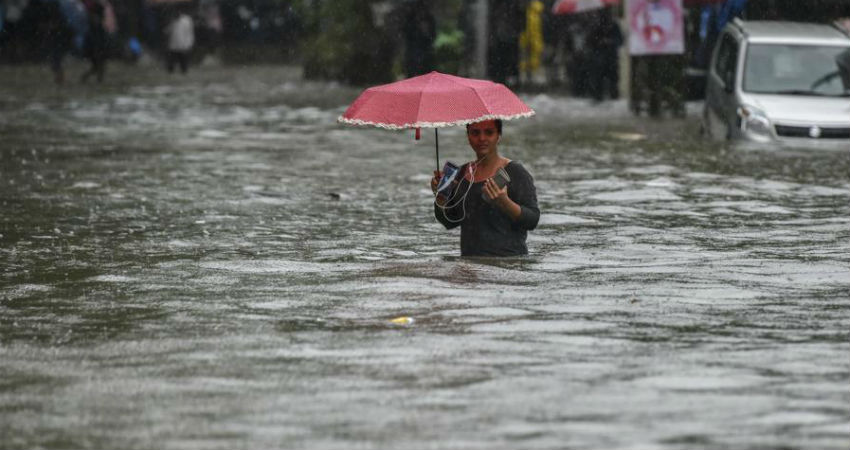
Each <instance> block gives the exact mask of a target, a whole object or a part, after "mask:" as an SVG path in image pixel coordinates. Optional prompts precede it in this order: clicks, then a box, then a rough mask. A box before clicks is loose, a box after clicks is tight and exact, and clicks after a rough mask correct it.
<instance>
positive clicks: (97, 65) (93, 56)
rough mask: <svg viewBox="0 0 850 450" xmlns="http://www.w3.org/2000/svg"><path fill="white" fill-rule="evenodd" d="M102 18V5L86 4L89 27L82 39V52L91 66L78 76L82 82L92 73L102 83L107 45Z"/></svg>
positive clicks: (97, 3)
mask: <svg viewBox="0 0 850 450" xmlns="http://www.w3.org/2000/svg"><path fill="white" fill-rule="evenodd" d="M103 18H104V8H103V5H102V4H101V3H100V2H92V3H90V4H89V5H88V22H89V28H88V31H87V32H86V35H85V38H84V41H83V53H84V55H85V57H86V58H87V59H88V60H89V63H90V64H91V66H90V67H89V70H87V71H86V72H84V73H83V74H82V75H81V76H80V81H82V82H83V83H85V82H87V81H88V79H89V77H91V76H92V75H94V76H95V78H96V79H97V82H98V83H102V82H103V77H104V74H105V73H106V58H107V47H106V29H105V28H104V21H103Z"/></svg>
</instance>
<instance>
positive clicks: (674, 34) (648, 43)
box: [626, 0, 685, 55]
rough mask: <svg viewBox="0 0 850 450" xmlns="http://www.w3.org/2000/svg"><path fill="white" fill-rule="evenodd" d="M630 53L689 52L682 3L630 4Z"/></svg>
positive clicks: (643, 0) (650, 0)
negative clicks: (687, 50)
mask: <svg viewBox="0 0 850 450" xmlns="http://www.w3.org/2000/svg"><path fill="white" fill-rule="evenodd" d="M626 13H627V14H628V20H629V53H631V54H632V55H678V54H682V53H684V52H685V21H684V11H683V9H682V0H628V3H627V9H626Z"/></svg>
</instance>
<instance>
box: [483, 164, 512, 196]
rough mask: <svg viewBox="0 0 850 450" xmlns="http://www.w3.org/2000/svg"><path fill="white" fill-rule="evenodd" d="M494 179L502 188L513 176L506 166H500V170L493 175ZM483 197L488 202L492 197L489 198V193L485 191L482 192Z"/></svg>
mask: <svg viewBox="0 0 850 450" xmlns="http://www.w3.org/2000/svg"><path fill="white" fill-rule="evenodd" d="M492 179H493V182H495V183H496V186H499V189H502V188H503V187H505V186H506V185H507V184H508V183H510V182H511V177H510V175H508V172H507V171H506V170H505V168H504V167H499V170H497V171H496V174H495V175H493V178H492ZM481 197H482V198H483V199H484V201H486V202H488V203H489V202H490V199H488V198H487V194H485V193H484V192H483V191H482V192H481Z"/></svg>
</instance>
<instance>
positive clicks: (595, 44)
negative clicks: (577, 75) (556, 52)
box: [587, 7, 623, 102]
mask: <svg viewBox="0 0 850 450" xmlns="http://www.w3.org/2000/svg"><path fill="white" fill-rule="evenodd" d="M587 45H588V48H589V50H590V53H591V59H590V78H589V81H590V93H591V95H592V96H593V99H594V100H596V101H599V102H601V101H602V100H603V99H604V98H605V96H606V95H607V96H608V98H610V99H612V100H616V99H618V98H620V54H619V51H620V47H621V46H622V45H623V33H622V31H620V26H619V25H617V22H616V21H615V20H614V18H613V10H612V9H611V7H606V8H603V9H601V10H599V13H598V15H597V17H596V20H595V21H594V23H593V25H591V29H590V31H589V32H588V36H587Z"/></svg>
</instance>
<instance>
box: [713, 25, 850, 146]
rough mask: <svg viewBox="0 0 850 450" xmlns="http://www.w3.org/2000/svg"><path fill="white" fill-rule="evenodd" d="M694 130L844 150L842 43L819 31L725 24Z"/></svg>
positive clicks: (848, 82) (848, 116) (849, 137)
mask: <svg viewBox="0 0 850 450" xmlns="http://www.w3.org/2000/svg"><path fill="white" fill-rule="evenodd" d="M702 125H703V130H704V132H706V133H707V134H709V135H710V136H712V137H714V138H720V139H723V138H725V139H732V140H745V141H753V142H763V143H787V144H792V145H794V144H810V143H816V144H820V143H827V142H829V143H833V144H838V145H839V146H842V145H846V148H848V149H850V36H848V33H847V32H845V31H844V30H842V29H840V28H838V27H835V26H831V25H825V24H811V23H795V22H773V21H752V22H744V21H741V20H737V19H736V20H734V21H733V22H730V23H729V24H728V25H727V26H726V27H725V28H724V29H723V31H722V33H721V35H720V37H719V38H718V41H717V46H716V47H715V49H714V54H713V56H712V60H711V65H710V70H709V73H708V77H707V80H706V99H705V106H704V110H703V117H702Z"/></svg>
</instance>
